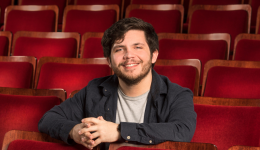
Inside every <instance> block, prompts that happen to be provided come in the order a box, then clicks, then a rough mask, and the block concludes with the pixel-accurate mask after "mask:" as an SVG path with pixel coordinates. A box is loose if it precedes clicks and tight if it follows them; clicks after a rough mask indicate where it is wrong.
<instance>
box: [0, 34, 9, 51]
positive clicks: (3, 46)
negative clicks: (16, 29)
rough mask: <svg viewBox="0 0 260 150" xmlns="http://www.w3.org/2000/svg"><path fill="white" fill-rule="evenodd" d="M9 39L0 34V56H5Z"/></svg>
mask: <svg viewBox="0 0 260 150" xmlns="http://www.w3.org/2000/svg"><path fill="white" fill-rule="evenodd" d="M8 46H9V40H8V38H7V37H6V36H0V56H7V53H8Z"/></svg>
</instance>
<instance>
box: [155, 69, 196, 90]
mask: <svg viewBox="0 0 260 150" xmlns="http://www.w3.org/2000/svg"><path fill="white" fill-rule="evenodd" d="M154 70H155V71H156V72H157V73H158V74H161V75H164V76H167V77H168V78H169V79H170V80H171V82H173V83H176V84H179V85H180V86H182V87H187V88H189V89H190V90H191V91H193V92H194V86H195V79H196V68H195V67H192V66H158V65H155V66H154Z"/></svg>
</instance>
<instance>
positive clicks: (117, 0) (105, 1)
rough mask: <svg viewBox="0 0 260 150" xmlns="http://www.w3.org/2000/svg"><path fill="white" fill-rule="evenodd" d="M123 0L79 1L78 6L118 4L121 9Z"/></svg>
mask: <svg viewBox="0 0 260 150" xmlns="http://www.w3.org/2000/svg"><path fill="white" fill-rule="evenodd" d="M121 3H122V0H109V1H108V0H94V1H89V0H77V4H76V5H112V4H117V5H118V6H119V7H121V5H122V4H121Z"/></svg>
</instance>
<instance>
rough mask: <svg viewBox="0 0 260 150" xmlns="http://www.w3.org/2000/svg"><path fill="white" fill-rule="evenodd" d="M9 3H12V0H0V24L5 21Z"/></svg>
mask: <svg viewBox="0 0 260 150" xmlns="http://www.w3.org/2000/svg"><path fill="white" fill-rule="evenodd" d="M9 5H12V0H2V1H0V8H1V17H0V19H1V20H0V24H3V23H4V18H5V13H4V12H5V11H4V10H5V8H6V7H7V6H9Z"/></svg>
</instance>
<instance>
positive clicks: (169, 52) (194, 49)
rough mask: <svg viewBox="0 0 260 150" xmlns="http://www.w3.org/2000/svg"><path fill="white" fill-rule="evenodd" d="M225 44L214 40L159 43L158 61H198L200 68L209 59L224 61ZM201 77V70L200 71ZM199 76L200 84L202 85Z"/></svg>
mask: <svg viewBox="0 0 260 150" xmlns="http://www.w3.org/2000/svg"><path fill="white" fill-rule="evenodd" d="M226 49H227V43H226V42H225V41H220V40H218V41H217V40H215V41H213V40H212V41H210V40H175V39H174V40H173V39H162V40H160V41H159V50H160V52H159V55H158V59H199V60H200V61H201V68H204V65H205V63H206V62H207V61H209V60H211V59H226V58H225V56H226ZM201 74H202V75H203V69H202V70H201ZM202 78H203V76H201V82H200V83H202Z"/></svg>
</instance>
